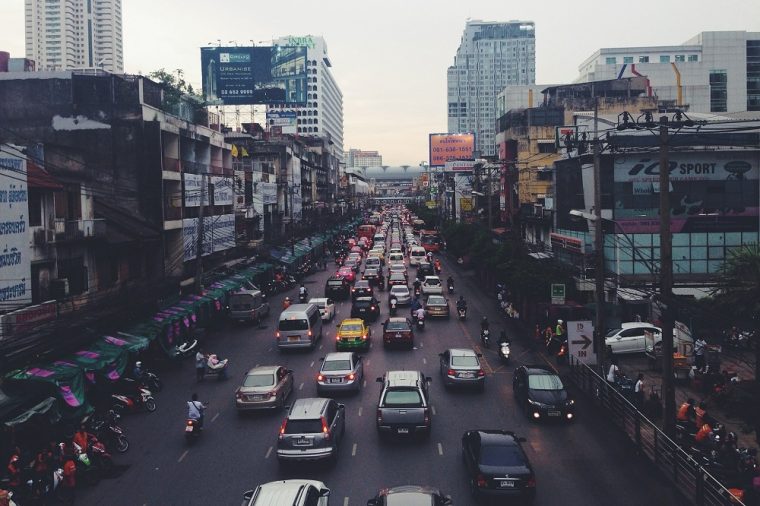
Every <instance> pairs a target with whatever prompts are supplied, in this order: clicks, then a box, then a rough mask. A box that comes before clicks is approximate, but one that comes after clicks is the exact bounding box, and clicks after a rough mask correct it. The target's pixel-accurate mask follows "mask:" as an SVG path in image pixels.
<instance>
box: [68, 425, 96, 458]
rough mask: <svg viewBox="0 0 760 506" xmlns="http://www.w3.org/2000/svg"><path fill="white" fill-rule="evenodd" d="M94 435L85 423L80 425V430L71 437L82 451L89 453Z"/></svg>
mask: <svg viewBox="0 0 760 506" xmlns="http://www.w3.org/2000/svg"><path fill="white" fill-rule="evenodd" d="M92 437H93V435H92V434H90V433H89V432H87V429H86V428H85V426H84V424H82V425H80V426H79V430H78V431H76V432H75V433H74V437H73V438H71V442H72V443H73V444H75V445H77V446H78V447H79V448H80V449H81V452H82V453H87V450H88V449H89V445H90V439H92Z"/></svg>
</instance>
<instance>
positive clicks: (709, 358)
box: [705, 344, 723, 372]
mask: <svg viewBox="0 0 760 506" xmlns="http://www.w3.org/2000/svg"><path fill="white" fill-rule="evenodd" d="M722 351H723V348H722V347H721V345H719V344H708V345H707V347H706V348H705V363H706V364H707V368H708V369H709V370H710V371H713V372H719V371H720V354H721V352H722Z"/></svg>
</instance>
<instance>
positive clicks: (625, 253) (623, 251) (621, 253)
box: [617, 245, 633, 260]
mask: <svg viewBox="0 0 760 506" xmlns="http://www.w3.org/2000/svg"><path fill="white" fill-rule="evenodd" d="M617 252H618V258H619V259H620V260H632V259H633V256H632V253H633V252H632V251H631V248H629V247H627V246H623V245H620V247H618V250H617Z"/></svg>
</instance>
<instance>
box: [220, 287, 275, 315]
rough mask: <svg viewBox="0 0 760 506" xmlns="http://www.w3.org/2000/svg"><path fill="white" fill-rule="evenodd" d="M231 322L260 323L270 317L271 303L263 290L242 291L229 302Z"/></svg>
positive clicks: (236, 293)
mask: <svg viewBox="0 0 760 506" xmlns="http://www.w3.org/2000/svg"><path fill="white" fill-rule="evenodd" d="M227 306H228V307H229V313H228V315H229V317H230V319H231V320H238V321H248V322H260V321H261V320H262V319H264V317H265V316H268V315H269V302H267V301H266V297H265V296H264V294H263V293H261V290H244V289H240V290H237V291H236V292H233V293H232V294H231V295H230V298H229V300H228V301H227Z"/></svg>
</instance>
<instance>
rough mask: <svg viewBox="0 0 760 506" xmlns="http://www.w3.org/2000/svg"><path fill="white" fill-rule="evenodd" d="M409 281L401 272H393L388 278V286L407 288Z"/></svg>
mask: <svg viewBox="0 0 760 506" xmlns="http://www.w3.org/2000/svg"><path fill="white" fill-rule="evenodd" d="M408 283H409V281H408V280H407V279H406V275H405V274H404V273H401V272H391V273H390V275H389V276H388V286H389V287H391V288H392V287H394V286H396V285H401V286H406V285H407V284H408Z"/></svg>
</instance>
